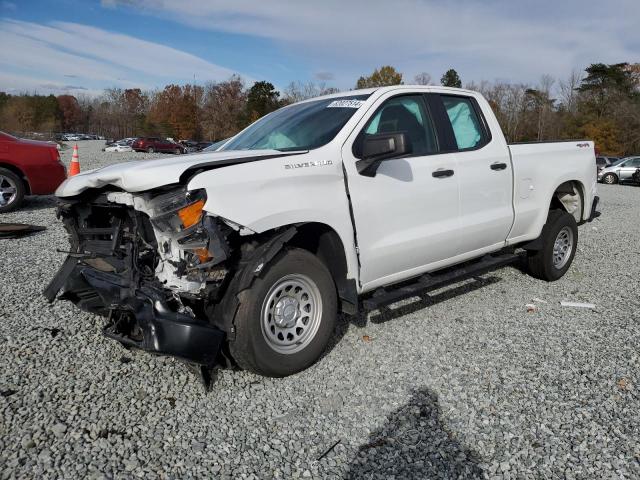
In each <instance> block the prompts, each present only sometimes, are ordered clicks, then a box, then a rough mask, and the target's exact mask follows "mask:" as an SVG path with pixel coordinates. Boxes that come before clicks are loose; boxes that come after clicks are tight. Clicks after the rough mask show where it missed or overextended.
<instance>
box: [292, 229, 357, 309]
mask: <svg viewBox="0 0 640 480" xmlns="http://www.w3.org/2000/svg"><path fill="white" fill-rule="evenodd" d="M287 244H288V245H291V246H294V247H298V248H302V249H304V250H307V251H309V252H311V253H313V254H314V255H316V256H317V257H318V258H319V259H320V260H322V262H324V264H325V265H326V266H327V268H328V269H329V272H331V276H332V277H333V280H334V282H335V284H336V289H337V290H338V296H339V297H340V308H341V310H342V311H343V312H345V313H350V314H354V313H356V312H357V307H358V292H357V287H356V281H355V280H354V279H347V272H348V268H347V257H346V255H345V251H344V244H343V243H342V240H341V239H340V236H339V235H338V234H337V232H336V231H335V230H333V229H332V228H331V227H329V226H328V225H325V224H323V223H304V224H301V225H298V226H297V232H296V234H295V235H294V236H293V238H292V239H291V240H289V242H287Z"/></svg>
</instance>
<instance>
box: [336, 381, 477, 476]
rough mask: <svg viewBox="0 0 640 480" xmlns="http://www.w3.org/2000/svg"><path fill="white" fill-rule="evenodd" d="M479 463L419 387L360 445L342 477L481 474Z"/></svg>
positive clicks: (432, 399) (428, 394)
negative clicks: (344, 475)
mask: <svg viewBox="0 0 640 480" xmlns="http://www.w3.org/2000/svg"><path fill="white" fill-rule="evenodd" d="M479 462H480V458H479V455H478V454H477V453H476V452H474V451H472V450H471V449H469V448H467V447H465V446H464V445H462V444H461V443H460V442H459V441H458V440H457V439H456V438H455V434H454V433H453V432H451V431H449V430H448V428H447V425H446V422H445V421H443V419H442V412H441V409H440V406H439V404H438V397H437V395H436V394H435V393H433V392H432V391H430V390H429V389H427V388H421V389H418V390H416V391H415V392H413V394H412V396H411V399H410V401H409V402H408V403H407V404H406V405H404V406H402V407H401V408H399V409H398V410H396V411H395V412H393V413H392V414H391V415H390V416H389V417H388V418H387V421H386V423H385V424H384V425H383V426H382V427H381V428H379V429H377V430H375V431H374V432H372V433H371V435H370V437H369V441H368V442H367V443H365V444H363V445H360V447H359V448H358V453H357V454H356V456H355V457H354V458H353V460H352V461H351V464H350V467H349V473H348V474H347V475H346V478H351V479H360V478H380V479H387V478H482V476H483V471H482V469H481V468H480V466H479Z"/></svg>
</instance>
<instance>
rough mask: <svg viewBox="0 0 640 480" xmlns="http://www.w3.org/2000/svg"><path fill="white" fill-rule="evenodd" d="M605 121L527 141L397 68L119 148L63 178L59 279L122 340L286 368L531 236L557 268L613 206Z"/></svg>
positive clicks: (479, 102)
mask: <svg viewBox="0 0 640 480" xmlns="http://www.w3.org/2000/svg"><path fill="white" fill-rule="evenodd" d="M594 163H595V158H594V145H593V143H592V142H589V141H566V142H559V143H533V144H518V145H509V144H507V142H506V141H505V138H504V136H503V134H502V132H501V130H500V126H499V125H498V122H497V120H496V118H495V116H494V115H493V113H492V111H491V108H490V106H489V104H488V103H487V101H486V100H485V99H484V98H483V97H482V96H481V95H480V94H478V93H476V92H473V91H468V90H460V89H451V88H444V87H421V86H394V87H385V88H377V89H368V90H356V91H351V92H346V93H341V94H336V95H329V96H325V97H319V98H314V99H312V100H307V101H303V102H300V103H296V104H293V105H289V106H287V107H284V108H281V109H279V110H277V111H275V112H273V113H271V114H269V115H267V116H265V117H263V118H261V119H260V120H258V121H257V122H255V123H254V124H252V125H250V126H249V127H247V128H246V129H245V130H244V131H242V132H240V133H239V134H237V135H236V136H234V137H233V138H231V139H230V140H228V141H227V142H226V143H225V144H224V145H223V146H222V147H220V148H219V150H218V151H215V152H213V153H205V154H194V155H188V156H183V155H181V156H179V157H172V158H164V159H158V160H150V161H144V162H130V163H123V164H119V165H112V166H109V167H106V168H101V169H98V170H94V171H88V172H84V173H81V174H79V175H77V176H74V177H71V178H69V179H68V180H67V181H66V182H65V183H63V184H62V185H61V186H60V188H59V189H58V191H57V192H56V194H57V196H58V197H59V207H58V215H59V217H60V218H61V219H62V220H63V222H64V224H65V227H66V228H67V230H68V232H69V235H70V243H71V248H70V250H69V252H68V257H67V259H66V261H65V262H64V264H63V265H62V267H61V269H60V271H59V272H58V274H57V275H56V276H55V277H54V279H53V280H52V281H51V284H50V285H49V286H48V287H47V289H46V290H45V296H46V297H47V298H48V299H49V300H50V301H53V300H55V299H56V298H62V299H67V300H70V301H72V302H74V303H75V304H76V305H77V306H78V307H80V308H81V309H83V310H86V311H89V312H93V313H96V314H100V315H104V316H106V317H108V320H107V323H106V326H105V328H104V333H105V335H106V336H108V337H111V338H114V339H116V340H118V341H120V342H121V343H123V344H126V345H131V346H134V347H138V348H141V349H144V350H147V351H150V352H155V353H160V354H166V355H172V356H175V357H179V358H182V359H184V360H186V361H187V362H191V363H192V364H195V365H199V366H201V367H202V369H203V371H204V370H205V369H208V368H210V367H212V366H213V365H214V364H215V363H217V362H221V361H226V362H233V363H234V364H236V365H239V366H241V367H243V368H245V369H249V370H252V371H254V372H257V373H260V374H263V375H270V376H285V375H289V374H292V373H295V372H298V371H300V370H302V369H304V368H306V367H308V366H309V365H311V364H312V363H313V362H314V361H315V360H316V359H318V357H319V356H320V355H321V353H322V351H323V349H324V348H325V347H326V344H327V342H328V340H329V338H330V336H331V334H332V331H333V329H334V325H335V323H336V317H337V315H338V313H339V312H340V311H341V312H346V313H348V314H354V313H356V312H357V311H358V309H361V308H365V309H371V308H376V307H378V306H380V305H383V304H385V303H391V302H394V301H397V300H399V299H400V298H402V297H403V296H411V295H414V294H416V293H418V292H420V291H421V290H425V289H428V288H430V287H433V286H436V285H442V284H443V283H446V282H449V281H451V280H454V279H458V278H461V277H462V276H464V275H472V274H479V273H481V272H482V271H487V270H488V269H491V268H496V267H498V266H500V265H503V264H505V263H507V262H510V261H513V260H514V258H516V256H517V255H516V252H515V250H516V249H522V250H523V251H524V252H526V254H525V253H522V254H520V255H519V256H524V255H526V258H527V261H528V268H529V271H530V272H531V273H532V274H533V275H534V276H535V277H537V278H540V279H543V280H547V281H553V280H556V279H558V278H560V277H561V276H562V275H564V273H565V272H566V271H567V269H568V268H569V266H570V265H571V262H572V260H573V256H574V254H575V252H576V245H577V242H578V230H577V225H578V224H580V223H583V222H585V221H590V220H591V219H592V218H593V217H594V216H596V215H597V214H598V212H596V205H597V202H598V197H597V196H596V175H595V169H594V167H593V166H594Z"/></svg>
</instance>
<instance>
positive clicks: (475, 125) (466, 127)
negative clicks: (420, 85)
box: [441, 95, 484, 150]
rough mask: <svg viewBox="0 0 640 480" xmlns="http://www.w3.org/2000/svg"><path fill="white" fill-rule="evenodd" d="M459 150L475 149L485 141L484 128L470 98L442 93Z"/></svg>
mask: <svg viewBox="0 0 640 480" xmlns="http://www.w3.org/2000/svg"><path fill="white" fill-rule="evenodd" d="M441 98H442V102H443V103H444V107H445V110H446V111H447V116H448V117H449V121H450V122H451V128H452V129H453V134H454V136H455V139H456V143H457V144H458V150H467V149H473V148H477V147H479V146H481V145H482V144H483V143H484V130H483V128H482V124H481V123H480V119H479V118H478V114H477V113H476V110H475V108H474V106H473V103H472V101H471V99H470V98H467V97H458V96H453V95H452V96H449V95H442V96H441Z"/></svg>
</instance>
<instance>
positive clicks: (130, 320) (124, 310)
mask: <svg viewBox="0 0 640 480" xmlns="http://www.w3.org/2000/svg"><path fill="white" fill-rule="evenodd" d="M72 210H73V214H71V211H72ZM59 215H60V216H61V217H62V218H63V220H64V222H65V227H66V228H67V230H68V231H69V233H70V236H71V245H72V249H71V251H70V252H67V253H68V256H67V259H66V260H65V262H64V264H63V265H62V267H61V268H60V270H59V271H58V273H57V274H56V276H55V277H54V278H53V280H52V281H51V283H50V284H49V286H48V287H47V288H46V289H45V291H44V295H45V297H46V298H47V299H48V300H49V302H53V301H54V300H55V299H56V297H57V295H58V293H59V292H60V290H62V294H61V295H60V296H59V297H58V298H59V299H61V300H70V301H72V302H73V303H74V304H75V305H76V306H78V307H79V308H81V309H82V310H84V311H87V312H90V313H94V314H98V315H102V316H104V317H106V318H107V322H106V325H105V327H104V330H103V333H104V335H105V336H107V337H109V338H112V339H114V340H117V341H118V342H120V343H122V344H123V345H125V346H129V347H134V348H139V349H142V350H145V351H148V352H151V353H156V354H162V355H170V356H173V357H176V358H179V359H181V360H184V361H186V362H188V363H191V364H195V365H198V366H201V367H205V368H211V367H213V366H214V365H215V363H216V358H217V356H218V354H219V352H220V348H221V347H222V344H223V341H224V339H225V333H224V332H223V331H222V330H220V329H218V328H216V327H215V326H213V325H211V324H210V323H209V322H208V321H207V320H202V319H201V318H200V317H199V316H198V315H196V314H195V313H194V312H193V310H192V308H191V307H189V306H187V305H185V304H184V303H183V301H182V299H180V298H178V297H177V296H175V295H172V294H171V292H170V291H168V290H167V289H165V288H162V284H161V283H160V282H159V281H158V280H157V279H156V278H155V276H154V266H155V265H156V264H157V259H156V254H157V253H156V252H157V243H156V240H155V237H154V235H153V230H152V228H151V225H150V224H149V218H148V217H147V216H146V215H143V214H141V213H140V212H137V211H136V210H134V209H132V208H129V207H127V206H124V205H114V204H113V203H111V204H108V203H107V202H105V203H104V204H100V203H95V204H86V203H85V204H73V203H70V204H64V205H62V206H61V207H60V209H59ZM78 225H83V226H82V227H79V226H78ZM86 225H90V226H86ZM98 225H99V226H98ZM194 308H195V307H194Z"/></svg>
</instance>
